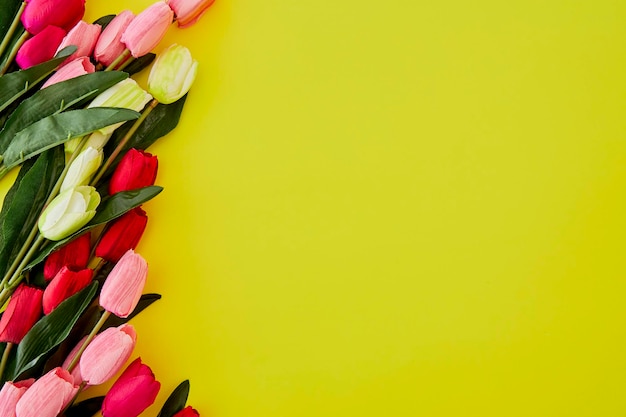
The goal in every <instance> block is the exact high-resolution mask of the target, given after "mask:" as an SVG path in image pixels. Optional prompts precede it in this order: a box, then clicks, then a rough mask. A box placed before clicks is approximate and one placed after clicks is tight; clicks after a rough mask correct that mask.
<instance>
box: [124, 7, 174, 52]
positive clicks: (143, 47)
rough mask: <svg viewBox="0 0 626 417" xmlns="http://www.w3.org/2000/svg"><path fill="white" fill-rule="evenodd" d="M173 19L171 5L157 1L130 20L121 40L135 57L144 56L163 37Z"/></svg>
mask: <svg viewBox="0 0 626 417" xmlns="http://www.w3.org/2000/svg"><path fill="white" fill-rule="evenodd" d="M173 19H174V12H173V11H172V9H170V6H168V5H167V4H166V3H165V2H164V1H159V2H156V3H154V4H152V5H151V6H149V7H148V8H146V9H145V10H144V11H143V12H141V13H139V14H138V15H137V17H135V18H134V19H133V20H132V21H131V22H130V24H129V25H128V27H127V28H126V30H125V31H124V33H123V34H122V37H121V41H122V42H123V43H124V44H125V45H126V48H128V49H129V50H130V53H131V55H132V56H134V57H135V58H139V57H140V56H144V55H145V54H147V53H148V52H150V51H151V50H152V48H154V47H155V46H157V44H158V43H159V42H160V41H161V39H163V36H165V32H167V28H169V26H170V24H171V23H172V20H173Z"/></svg>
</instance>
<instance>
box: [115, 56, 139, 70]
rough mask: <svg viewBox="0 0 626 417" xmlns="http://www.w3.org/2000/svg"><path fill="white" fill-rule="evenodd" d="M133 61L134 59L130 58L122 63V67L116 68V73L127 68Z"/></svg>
mask: <svg viewBox="0 0 626 417" xmlns="http://www.w3.org/2000/svg"><path fill="white" fill-rule="evenodd" d="M134 60H135V57H133V56H131V57H130V58H128V59H127V60H126V61H124V63H123V64H122V65H120V66H119V67H117V70H118V71H123V70H124V68H126V67H127V66H129V65H130V64H131V63H132V62H133V61H134Z"/></svg>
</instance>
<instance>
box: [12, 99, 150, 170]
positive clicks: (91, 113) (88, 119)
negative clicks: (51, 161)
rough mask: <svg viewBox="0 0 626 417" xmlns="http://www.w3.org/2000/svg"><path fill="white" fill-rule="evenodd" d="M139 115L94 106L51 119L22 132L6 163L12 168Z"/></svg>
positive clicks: (53, 116) (61, 114)
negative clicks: (58, 146)
mask: <svg viewBox="0 0 626 417" xmlns="http://www.w3.org/2000/svg"><path fill="white" fill-rule="evenodd" d="M138 117H139V113H137V112H135V111H132V110H128V109H117V108H108V107H94V108H91V109H83V110H71V111H67V112H64V113H60V114H54V115H52V116H48V117H46V118H44V119H42V120H39V121H38V122H35V123H33V124H31V125H30V126H28V127H27V128H26V129H23V130H21V131H20V132H18V133H17V134H16V135H15V136H14V137H13V140H12V141H11V144H10V145H9V146H8V148H7V150H6V151H5V152H4V154H3V157H4V160H3V163H4V165H5V167H6V168H7V169H11V168H13V167H15V166H17V165H19V164H21V163H22V162H24V161H25V160H27V159H28V158H32V157H33V156H35V155H38V154H40V153H41V152H43V151H45V150H46V149H50V148H52V147H54V146H57V145H60V144H62V143H63V142H66V141H67V140H69V139H72V138H76V137H80V136H84V135H86V134H88V133H91V132H93V131H95V130H98V129H102V128H103V127H106V126H110V125H112V124H115V123H120V122H125V121H127V120H133V119H136V118H138Z"/></svg>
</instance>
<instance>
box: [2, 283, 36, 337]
mask: <svg viewBox="0 0 626 417" xmlns="http://www.w3.org/2000/svg"><path fill="white" fill-rule="evenodd" d="M42 296H43V291H42V290H40V289H39V288H35V287H31V286H29V285H26V284H20V285H19V286H18V287H17V288H16V290H15V292H13V295H12V296H11V300H9V304H8V305H7V308H6V310H4V313H3V314H2V318H0V342H10V343H20V342H21V341H22V339H23V338H24V336H26V333H28V331H29V330H30V329H31V327H33V325H34V324H35V323H36V322H37V320H39V317H41V299H42Z"/></svg>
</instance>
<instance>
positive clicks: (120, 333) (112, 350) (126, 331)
mask: <svg viewBox="0 0 626 417" xmlns="http://www.w3.org/2000/svg"><path fill="white" fill-rule="evenodd" d="M136 341H137V333H136V332H135V328H134V327H133V326H131V325H130V324H122V325H121V326H119V327H109V328H108V329H106V330H105V331H103V332H102V333H100V334H99V335H97V336H96V337H95V338H94V339H93V340H92V341H91V343H90V344H89V345H88V346H87V348H86V349H85V351H84V352H83V355H82V356H81V357H80V373H81V375H82V378H83V380H84V381H85V382H87V383H88V384H89V385H100V384H103V383H105V382H106V381H108V380H109V379H110V378H112V377H113V376H114V375H115V374H116V373H117V372H118V371H119V370H120V369H122V366H124V364H125V363H126V361H127V360H128V358H130V355H131V353H133V349H134V348H135V342H136Z"/></svg>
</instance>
